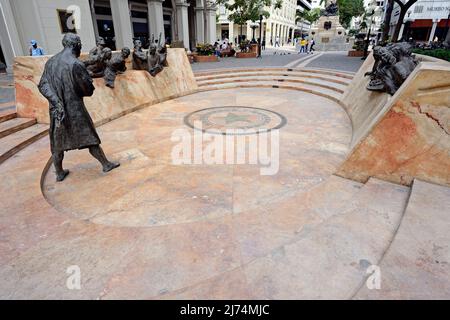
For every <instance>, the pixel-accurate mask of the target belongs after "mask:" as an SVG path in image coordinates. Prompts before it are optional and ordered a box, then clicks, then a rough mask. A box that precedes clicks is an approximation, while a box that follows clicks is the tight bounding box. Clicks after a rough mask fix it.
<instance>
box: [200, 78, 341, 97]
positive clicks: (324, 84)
mask: <svg viewBox="0 0 450 320" xmlns="http://www.w3.org/2000/svg"><path fill="white" fill-rule="evenodd" d="M256 81H274V82H282V83H289V84H292V83H302V84H308V85H313V86H318V87H322V88H326V89H330V90H333V91H336V92H339V93H344V91H345V88H346V86H344V85H341V84H337V83H333V82H329V81H324V80H319V79H313V78H307V79H304V78H301V77H287V76H286V77H283V76H278V77H276V76H252V77H240V78H234V79H227V78H219V79H214V80H209V81H202V82H198V86H199V87H204V86H209V85H218V84H225V83H236V82H256Z"/></svg>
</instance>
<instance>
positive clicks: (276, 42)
mask: <svg viewBox="0 0 450 320" xmlns="http://www.w3.org/2000/svg"><path fill="white" fill-rule="evenodd" d="M277 46H278V47H280V37H279V36H276V38H275V46H274V47H277Z"/></svg>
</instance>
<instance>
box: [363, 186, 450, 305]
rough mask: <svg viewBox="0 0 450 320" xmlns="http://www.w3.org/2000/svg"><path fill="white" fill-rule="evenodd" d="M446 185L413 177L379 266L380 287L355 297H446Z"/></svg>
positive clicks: (449, 209) (449, 290)
mask: <svg viewBox="0 0 450 320" xmlns="http://www.w3.org/2000/svg"><path fill="white" fill-rule="evenodd" d="M449 230H450V188H449V187H444V186H440V185H435V184H431V183H427V182H423V181H420V180H414V183H413V186H412V190H411V196H410V199H409V202H408V207H407V208H406V211H405V214H404V217H403V220H402V223H401V224H400V227H399V229H398V232H397V234H396V236H395V238H394V240H393V242H392V244H391V246H390V247H389V250H388V251H387V252H386V255H385V256H384V258H383V260H382V261H381V263H380V265H379V267H380V272H381V279H382V280H381V287H380V289H379V290H368V289H367V288H366V287H365V286H364V287H363V288H362V289H361V290H360V291H359V292H358V294H357V295H356V296H355V298H357V299H408V300H416V299H420V300H421V299H433V300H434V299H448V297H449V296H450V250H449V244H450V233H449Z"/></svg>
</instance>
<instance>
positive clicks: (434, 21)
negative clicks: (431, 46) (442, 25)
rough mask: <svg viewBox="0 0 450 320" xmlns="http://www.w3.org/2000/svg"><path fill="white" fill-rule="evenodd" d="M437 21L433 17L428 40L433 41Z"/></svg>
mask: <svg viewBox="0 0 450 320" xmlns="http://www.w3.org/2000/svg"><path fill="white" fill-rule="evenodd" d="M438 22H439V20H437V19H433V26H432V27H431V32H430V38H429V39H428V42H431V41H433V38H434V35H435V34H436V27H437V25H438Z"/></svg>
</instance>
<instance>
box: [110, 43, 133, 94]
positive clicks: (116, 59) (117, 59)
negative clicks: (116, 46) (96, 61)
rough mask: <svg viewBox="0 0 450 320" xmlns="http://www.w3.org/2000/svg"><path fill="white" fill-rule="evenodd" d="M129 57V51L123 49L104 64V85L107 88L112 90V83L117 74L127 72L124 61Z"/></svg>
mask: <svg viewBox="0 0 450 320" xmlns="http://www.w3.org/2000/svg"><path fill="white" fill-rule="evenodd" d="M129 56H130V49H128V48H127V47H125V48H123V49H122V51H121V52H116V53H114V54H113V55H112V57H111V59H110V60H109V61H108V62H107V64H106V70H105V76H104V79H105V84H106V86H107V87H110V88H114V82H115V81H116V77H117V75H118V74H121V73H124V72H125V71H126V70H127V67H126V60H127V58H128V57H129Z"/></svg>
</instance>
